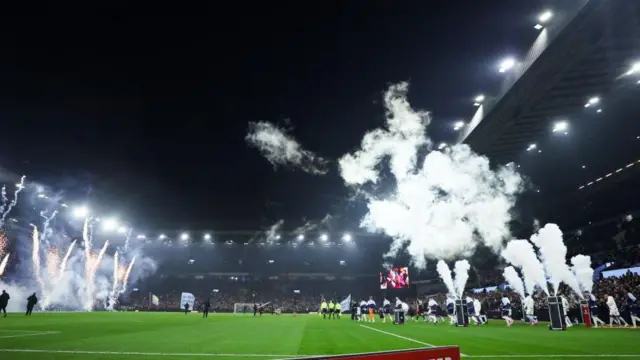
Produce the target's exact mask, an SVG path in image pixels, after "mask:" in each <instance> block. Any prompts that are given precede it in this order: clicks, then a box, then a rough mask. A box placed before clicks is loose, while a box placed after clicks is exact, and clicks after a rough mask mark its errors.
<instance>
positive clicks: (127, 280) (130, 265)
mask: <svg viewBox="0 0 640 360" xmlns="http://www.w3.org/2000/svg"><path fill="white" fill-rule="evenodd" d="M135 262H136V257H135V256H134V257H133V259H131V262H130V263H129V267H128V268H127V272H126V273H125V274H124V279H123V280H122V290H120V293H121V294H122V293H123V292H125V291H127V283H128V282H129V276H130V275H131V269H133V263H135Z"/></svg>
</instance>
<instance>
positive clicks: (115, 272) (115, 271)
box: [111, 251, 120, 299]
mask: <svg viewBox="0 0 640 360" xmlns="http://www.w3.org/2000/svg"><path fill="white" fill-rule="evenodd" d="M119 269H120V267H119V266H118V252H117V251H116V253H115V254H114V255H113V288H112V289H111V298H112V299H115V297H116V296H117V293H118V270H119Z"/></svg>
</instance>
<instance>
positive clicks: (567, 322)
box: [560, 295, 573, 328]
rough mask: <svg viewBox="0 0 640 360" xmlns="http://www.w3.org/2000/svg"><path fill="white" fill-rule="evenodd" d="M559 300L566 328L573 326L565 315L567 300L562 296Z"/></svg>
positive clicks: (567, 309)
mask: <svg viewBox="0 0 640 360" xmlns="http://www.w3.org/2000/svg"><path fill="white" fill-rule="evenodd" d="M560 299H561V300H562V310H563V311H564V322H565V324H566V325H567V327H568V328H569V327H572V326H573V324H572V323H571V319H569V315H567V313H568V312H569V302H568V301H567V298H565V297H564V296H562V295H561V296H560Z"/></svg>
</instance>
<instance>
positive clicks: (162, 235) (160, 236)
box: [158, 234, 167, 240]
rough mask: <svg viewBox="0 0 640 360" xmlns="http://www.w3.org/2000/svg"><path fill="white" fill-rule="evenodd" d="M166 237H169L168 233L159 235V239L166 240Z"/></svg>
mask: <svg viewBox="0 0 640 360" xmlns="http://www.w3.org/2000/svg"><path fill="white" fill-rule="evenodd" d="M166 238H167V235H165V234H160V235H159V236H158V239H160V240H164V239H166Z"/></svg>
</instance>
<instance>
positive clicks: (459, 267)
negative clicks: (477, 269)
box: [453, 260, 471, 299]
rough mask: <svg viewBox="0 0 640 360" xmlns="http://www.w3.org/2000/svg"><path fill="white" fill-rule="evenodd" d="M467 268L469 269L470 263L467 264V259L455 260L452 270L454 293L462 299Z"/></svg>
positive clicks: (467, 273) (467, 276) (467, 272)
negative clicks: (454, 275)
mask: <svg viewBox="0 0 640 360" xmlns="http://www.w3.org/2000/svg"><path fill="white" fill-rule="evenodd" d="M469 269H471V265H469V262H468V261H467V260H459V261H456V264H455V266H454V270H453V271H455V273H456V278H455V280H454V284H455V286H456V290H457V293H456V294H457V295H458V298H460V299H462V295H464V287H465V286H466V285H467V280H469Z"/></svg>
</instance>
